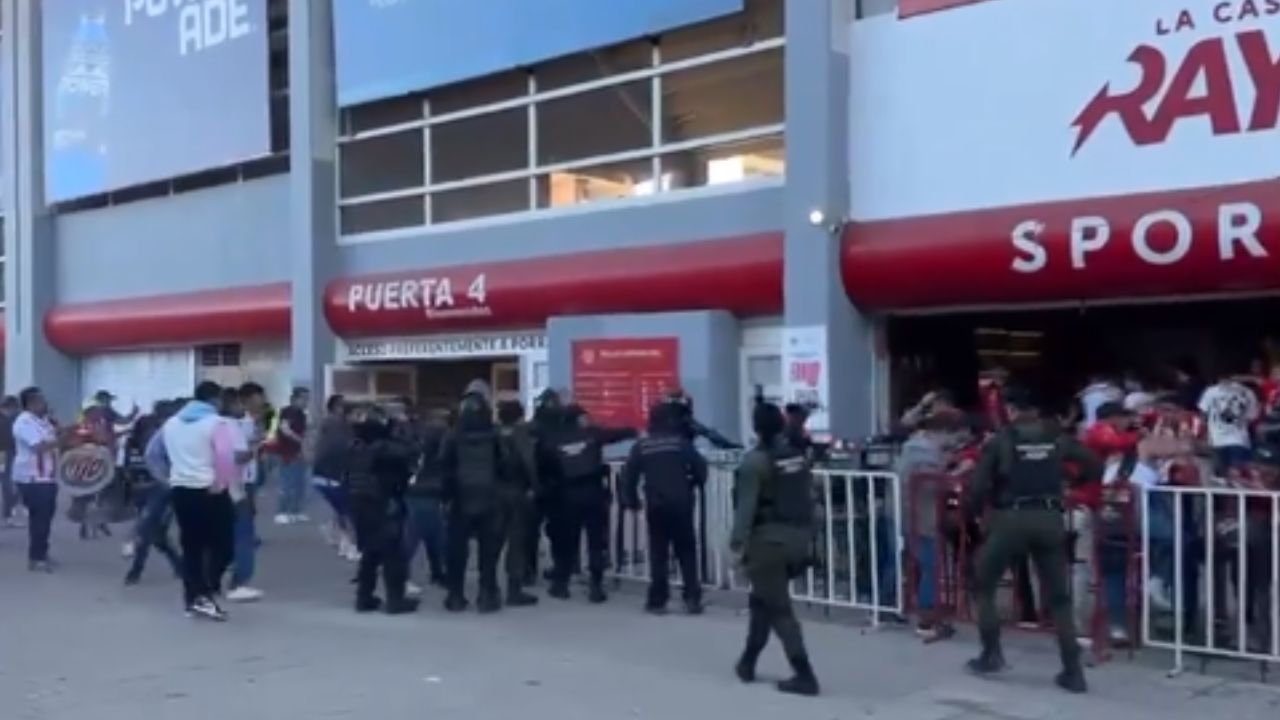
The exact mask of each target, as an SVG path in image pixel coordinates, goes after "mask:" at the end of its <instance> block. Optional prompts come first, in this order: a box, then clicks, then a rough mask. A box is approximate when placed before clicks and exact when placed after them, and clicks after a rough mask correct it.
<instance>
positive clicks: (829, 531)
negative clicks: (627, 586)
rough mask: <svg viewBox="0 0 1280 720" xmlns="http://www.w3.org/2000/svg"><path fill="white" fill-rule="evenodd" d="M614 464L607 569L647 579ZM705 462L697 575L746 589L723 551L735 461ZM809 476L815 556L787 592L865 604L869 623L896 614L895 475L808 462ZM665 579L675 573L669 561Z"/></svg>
mask: <svg viewBox="0 0 1280 720" xmlns="http://www.w3.org/2000/svg"><path fill="white" fill-rule="evenodd" d="M620 467H621V463H616V464H614V465H613V468H612V469H613V472H612V474H611V477H612V480H611V483H612V487H613V494H614V498H615V502H614V503H613V507H612V510H611V525H610V539H611V543H612V548H611V553H610V557H611V559H612V568H611V569H612V573H613V576H614V578H615V579H617V580H626V581H639V582H648V580H649V562H648V561H649V558H650V555H651V553H652V552H653V549H652V548H650V547H649V540H648V537H649V536H648V527H647V523H646V521H645V516H644V513H636V512H629V511H626V510H623V509H622V507H621V504H620V502H619V501H618V498H620V497H621V487H620V486H619V472H618V471H619V469H620ZM709 470H710V472H709V475H708V479H707V484H706V486H705V487H704V488H703V489H702V490H701V492H699V493H698V497H697V506H696V509H695V513H696V515H695V523H696V530H697V541H698V560H699V562H698V565H699V571H700V572H699V579H700V581H701V582H702V584H703V586H704V587H707V588H713V589H720V590H729V591H737V592H746V591H748V590H749V583H748V582H747V580H746V578H745V577H744V576H743V574H742V572H741V570H740V568H736V567H734V563H735V562H736V559H735V558H734V557H733V555H732V553H731V552H730V551H729V534H730V532H731V531H732V529H733V520H734V501H733V480H734V471H735V470H736V463H723V462H718V463H712V464H711V465H710V467H709ZM813 477H814V502H815V511H816V512H817V515H818V518H819V523H818V532H817V533H816V534H815V537H814V548H813V550H814V551H813V559H814V562H813V564H812V565H811V566H810V567H809V568H808V569H807V570H806V571H805V573H804V575H802V576H801V577H800V578H798V579H797V580H796V581H795V583H794V584H793V585H792V597H793V598H794V599H795V600H796V601H798V602H802V603H807V604H811V605H819V606H825V607H840V608H850V609H856V610H863V611H867V612H869V613H870V614H871V616H872V621H873V622H874V623H878V622H879V621H880V619H881V615H883V614H886V613H894V614H900V613H901V612H902V607H903V598H902V593H901V592H900V587H899V581H898V579H899V578H901V577H902V541H901V532H900V528H902V496H901V488H900V484H899V482H898V477H897V475H895V474H894V473H889V472H864V471H853V470H815V471H814V473H813ZM671 580H672V582H673V583H676V584H678V583H679V582H681V581H682V579H681V578H679V577H678V576H677V569H676V568H675V567H674V564H672V578H671Z"/></svg>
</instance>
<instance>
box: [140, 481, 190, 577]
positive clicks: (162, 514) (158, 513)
mask: <svg viewBox="0 0 1280 720" xmlns="http://www.w3.org/2000/svg"><path fill="white" fill-rule="evenodd" d="M169 493H170V490H169V488H167V487H164V486H161V485H157V486H155V487H151V488H148V489H146V490H144V491H142V492H141V493H140V499H141V500H142V515H141V516H140V517H139V518H138V525H137V528H136V529H135V530H134V546H133V564H132V565H131V566H130V567H129V575H130V576H132V577H135V578H137V577H141V576H142V571H143V570H145V569H146V567H147V558H148V557H150V555H151V548H153V547H154V548H155V549H156V550H159V551H160V554H162V555H164V556H165V558H167V559H168V560H169V564H170V565H172V566H173V572H174V574H175V575H177V576H178V577H182V576H183V569H182V557H181V556H180V555H178V551H177V550H174V549H173V545H172V544H171V543H170V542H169V525H170V524H171V521H172V520H173V509H172V507H171V506H170V503H171V499H170V495H169Z"/></svg>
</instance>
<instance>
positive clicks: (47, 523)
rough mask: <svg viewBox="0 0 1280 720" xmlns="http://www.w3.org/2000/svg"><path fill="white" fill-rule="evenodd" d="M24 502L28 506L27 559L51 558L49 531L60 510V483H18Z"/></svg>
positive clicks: (33, 560) (41, 559)
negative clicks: (55, 515)
mask: <svg viewBox="0 0 1280 720" xmlns="http://www.w3.org/2000/svg"><path fill="white" fill-rule="evenodd" d="M18 492H19V493H21V494H22V504H23V505H26V506H27V537H28V544H27V559H28V560H30V561H31V562H44V561H46V560H48V559H49V531H50V530H51V529H52V528H53V516H54V513H56V512H57V510H58V484H57V483H55V482H33V483H18Z"/></svg>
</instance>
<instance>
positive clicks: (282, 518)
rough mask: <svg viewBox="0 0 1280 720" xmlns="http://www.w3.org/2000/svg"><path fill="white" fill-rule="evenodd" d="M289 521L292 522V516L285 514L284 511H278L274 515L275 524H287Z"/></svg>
mask: <svg viewBox="0 0 1280 720" xmlns="http://www.w3.org/2000/svg"><path fill="white" fill-rule="evenodd" d="M291 522H293V517H292V516H290V515H285V514H284V513H280V514H279V515H276V524H277V525H288V524H289V523H291Z"/></svg>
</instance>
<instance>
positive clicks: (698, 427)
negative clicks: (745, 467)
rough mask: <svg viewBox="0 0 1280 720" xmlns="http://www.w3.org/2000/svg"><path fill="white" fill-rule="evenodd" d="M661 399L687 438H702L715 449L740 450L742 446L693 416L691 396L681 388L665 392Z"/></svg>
mask: <svg viewBox="0 0 1280 720" xmlns="http://www.w3.org/2000/svg"><path fill="white" fill-rule="evenodd" d="M663 401H664V402H665V403H666V404H667V405H669V406H670V407H671V408H673V409H674V410H675V412H676V416H677V417H678V418H679V420H678V422H679V424H680V427H681V428H682V430H683V432H684V433H685V435H686V436H687V437H688V438H689V440H691V441H692V440H696V439H698V438H704V439H706V441H707V442H709V443H711V446H712V447H714V448H715V449H717V450H741V449H742V446H741V445H739V444H738V443H736V442H734V441H732V440H730V439H729V438H727V437H725V436H724V435H721V434H720V433H719V432H717V431H716V430H715V429H713V428H709V427H707V426H706V425H703V424H702V423H700V422H698V421H697V420H696V419H695V418H694V417H693V398H691V397H689V396H688V395H687V394H686V393H685V392H684V391H683V390H672V391H671V392H669V393H667V395H666V397H665V398H663Z"/></svg>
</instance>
